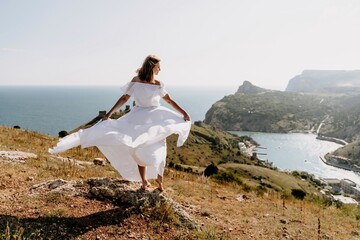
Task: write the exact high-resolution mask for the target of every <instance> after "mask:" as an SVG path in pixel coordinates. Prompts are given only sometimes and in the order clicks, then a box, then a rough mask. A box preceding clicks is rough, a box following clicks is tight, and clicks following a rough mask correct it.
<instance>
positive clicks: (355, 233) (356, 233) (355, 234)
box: [351, 231, 359, 236]
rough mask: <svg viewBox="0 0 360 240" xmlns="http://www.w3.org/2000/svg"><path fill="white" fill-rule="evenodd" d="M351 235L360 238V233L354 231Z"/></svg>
mask: <svg viewBox="0 0 360 240" xmlns="http://www.w3.org/2000/svg"><path fill="white" fill-rule="evenodd" d="M351 235H352V236H359V233H358V232H357V231H352V232H351Z"/></svg>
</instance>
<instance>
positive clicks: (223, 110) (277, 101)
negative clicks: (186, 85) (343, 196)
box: [204, 81, 360, 157]
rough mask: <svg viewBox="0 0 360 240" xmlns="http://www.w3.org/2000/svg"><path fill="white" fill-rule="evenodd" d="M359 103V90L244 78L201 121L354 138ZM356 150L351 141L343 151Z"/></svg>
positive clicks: (359, 133) (359, 128)
mask: <svg viewBox="0 0 360 240" xmlns="http://www.w3.org/2000/svg"><path fill="white" fill-rule="evenodd" d="M359 106H360V94H359V95H352V94H329V93H326V94H325V93H298V92H287V91H285V92H283V91H272V90H267V89H263V88H260V87H256V86H254V85H252V84H251V83H250V82H247V81H246V82H244V84H243V85H242V86H240V87H239V90H238V91H237V92H236V93H235V94H232V95H228V96H225V97H224V98H223V99H221V100H219V101H217V102H216V103H214V104H213V105H212V107H211V108H210V109H209V110H208V111H207V113H206V116H205V120H204V122H205V123H207V124H209V125H212V126H215V127H217V128H219V129H222V130H235V131H254V132H275V133H286V132H313V133H318V134H319V135H322V136H327V137H332V138H339V139H344V140H345V141H347V142H353V141H356V140H358V139H359V138H360V107H359ZM358 150H360V147H359V146H358V145H355V146H354V145H351V151H350V150H346V155H348V154H347V153H348V152H353V151H358ZM343 152H345V151H343ZM351 154H352V156H354V157H355V156H357V155H356V154H354V153H351Z"/></svg>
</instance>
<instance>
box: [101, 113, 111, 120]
mask: <svg viewBox="0 0 360 240" xmlns="http://www.w3.org/2000/svg"><path fill="white" fill-rule="evenodd" d="M109 118H110V115H108V114H105V115H104V116H103V117H102V120H103V121H105V120H108V119H109Z"/></svg>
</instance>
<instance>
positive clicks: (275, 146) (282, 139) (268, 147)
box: [231, 131, 360, 185]
mask: <svg viewBox="0 0 360 240" xmlns="http://www.w3.org/2000/svg"><path fill="white" fill-rule="evenodd" d="M231 133H234V134H237V135H239V136H244V135H245V136H249V137H251V138H253V139H254V140H255V141H256V142H257V143H258V144H259V145H260V147H258V148H256V151H257V153H258V157H259V158H260V159H262V160H265V161H269V162H272V163H273V165H274V166H276V167H277V168H279V169H280V170H283V171H294V170H297V171H305V172H308V173H310V174H314V175H315V176H316V177H319V178H337V179H350V180H352V181H354V182H355V183H356V184H358V185H360V174H359V173H355V172H352V171H347V170H344V169H340V168H336V167H332V166H329V165H326V164H325V163H324V162H323V161H322V160H321V158H320V157H321V156H324V155H325V154H326V153H328V152H332V151H335V150H336V149H337V148H339V147H341V146H342V145H340V144H338V143H334V142H329V141H323V140H318V139H316V135H315V134H307V133H263V132H245V131H231Z"/></svg>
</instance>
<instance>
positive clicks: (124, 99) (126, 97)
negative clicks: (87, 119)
mask: <svg viewBox="0 0 360 240" xmlns="http://www.w3.org/2000/svg"><path fill="white" fill-rule="evenodd" d="M129 98H130V95H127V94H124V95H122V96H121V97H120V98H119V100H118V101H117V102H116V103H115V105H114V106H113V107H112V108H111V109H110V111H109V112H108V113H107V114H105V115H104V117H103V118H102V120H108V119H109V118H110V117H111V115H112V114H113V113H114V112H115V111H116V110H117V109H119V108H121V106H122V105H124V104H125V103H126V102H127V101H128V100H129Z"/></svg>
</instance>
